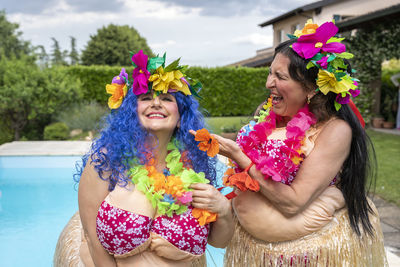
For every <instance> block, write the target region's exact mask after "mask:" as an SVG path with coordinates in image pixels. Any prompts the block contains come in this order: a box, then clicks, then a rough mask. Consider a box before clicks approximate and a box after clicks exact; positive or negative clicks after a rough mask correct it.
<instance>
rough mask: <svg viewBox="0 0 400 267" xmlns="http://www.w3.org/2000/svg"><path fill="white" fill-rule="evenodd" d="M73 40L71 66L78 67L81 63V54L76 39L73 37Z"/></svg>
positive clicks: (70, 55)
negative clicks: (77, 48)
mask: <svg viewBox="0 0 400 267" xmlns="http://www.w3.org/2000/svg"><path fill="white" fill-rule="evenodd" d="M70 38H71V51H70V52H69V59H70V62H71V65H76V64H78V63H79V54H78V51H77V50H76V39H75V38H74V37H72V36H70Z"/></svg>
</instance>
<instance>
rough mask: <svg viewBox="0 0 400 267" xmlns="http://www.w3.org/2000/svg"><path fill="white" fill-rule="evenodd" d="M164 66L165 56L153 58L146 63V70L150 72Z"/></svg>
mask: <svg viewBox="0 0 400 267" xmlns="http://www.w3.org/2000/svg"><path fill="white" fill-rule="evenodd" d="M164 64H165V54H164V56H163V57H153V58H150V59H149V61H148V62H147V70H148V71H152V70H156V69H158V68H159V67H160V66H163V65H164Z"/></svg>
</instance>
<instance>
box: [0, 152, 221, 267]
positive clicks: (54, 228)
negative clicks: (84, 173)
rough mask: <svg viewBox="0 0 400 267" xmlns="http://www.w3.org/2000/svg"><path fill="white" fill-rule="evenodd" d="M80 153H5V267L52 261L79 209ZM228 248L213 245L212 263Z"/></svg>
mask: <svg viewBox="0 0 400 267" xmlns="http://www.w3.org/2000/svg"><path fill="white" fill-rule="evenodd" d="M78 159H79V157H76V156H32V157H31V156H26V157H17V156H10V157H7V156H6V157H5V156H0V266H2V267H19V266H31V267H36V266H37V267H42V266H52V260H53V254H54V249H55V246H56V243H57V239H58V236H59V234H60V232H61V231H62V229H63V228H64V226H65V224H66V223H67V222H68V220H69V219H70V217H71V216H72V215H73V214H74V213H75V212H76V211H77V209H78V192H77V186H76V184H75V182H74V181H73V179H72V174H73V173H74V171H75V167H74V166H75V162H76V161H77V160H78ZM223 254H224V250H222V249H216V248H213V247H212V246H209V247H208V248H207V262H208V266H222V265H223Z"/></svg>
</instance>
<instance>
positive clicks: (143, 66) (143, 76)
mask: <svg viewBox="0 0 400 267" xmlns="http://www.w3.org/2000/svg"><path fill="white" fill-rule="evenodd" d="M147 59H148V56H147V55H145V54H143V50H140V51H139V52H138V53H137V54H134V55H133V56H132V61H133V63H135V65H136V68H135V69H134V70H133V73H132V78H133V85H132V91H133V93H134V94H135V95H140V94H144V93H146V92H147V91H148V90H149V88H148V80H149V77H150V72H149V71H148V70H147Z"/></svg>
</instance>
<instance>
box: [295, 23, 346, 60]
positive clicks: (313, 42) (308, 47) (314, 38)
mask: <svg viewBox="0 0 400 267" xmlns="http://www.w3.org/2000/svg"><path fill="white" fill-rule="evenodd" d="M337 32H338V27H336V25H335V24H334V23H333V22H325V23H324V24H322V25H321V26H320V27H318V28H317V30H316V31H315V33H313V34H305V35H302V36H300V37H299V39H297V42H296V43H294V44H293V45H292V48H293V50H294V51H296V53H297V54H299V56H301V57H302V58H305V59H308V58H312V57H313V56H315V55H316V54H317V53H318V52H320V51H321V50H322V51H324V52H329V53H343V52H345V51H346V47H345V45H344V44H341V43H339V42H332V43H326V42H327V41H328V40H329V39H330V38H331V37H333V36H335V34H336V33H337Z"/></svg>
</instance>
